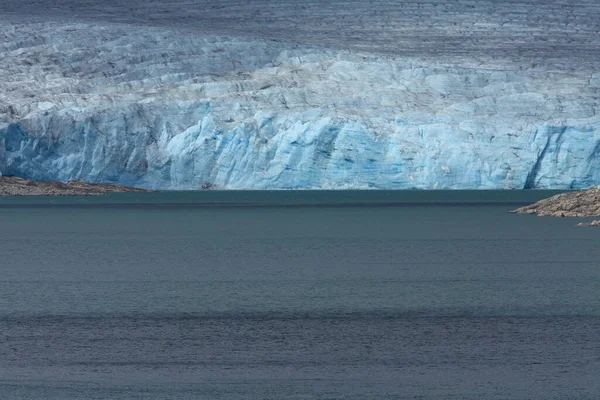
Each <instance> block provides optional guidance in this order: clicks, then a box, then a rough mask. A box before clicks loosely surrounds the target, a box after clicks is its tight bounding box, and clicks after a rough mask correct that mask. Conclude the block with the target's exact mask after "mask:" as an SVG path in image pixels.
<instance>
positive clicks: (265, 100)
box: [0, 2, 600, 190]
mask: <svg viewBox="0 0 600 400" xmlns="http://www.w3.org/2000/svg"><path fill="white" fill-rule="evenodd" d="M584 3H585V2H584ZM228 4H229V3H228ZM311 4H312V3H311ZM586 4H587V3H586ZM594 10H596V9H594ZM31 12H32V13H33V11H31ZM282 12H283V11H282ZM594 12H596V11H594ZM596 14H598V13H597V12H596ZM391 21H392V22H393V18H392V19H391ZM392 22H389V23H392ZM0 23H1V24H2V27H1V31H0V38H2V39H3V40H2V41H1V42H0V71H1V79H0V173H1V174H3V175H16V176H21V177H25V178H29V179H36V180H59V181H68V180H75V179H78V180H84V181H88V182H111V183H119V184H122V185H129V186H137V187H144V188H151V189H177V190H197V189H202V188H209V187H210V188H212V187H216V188H222V189H410V188H417V189H523V188H524V189H532V188H560V189H563V188H585V187H589V186H591V185H595V184H598V183H599V182H600V164H599V159H600V157H598V156H599V155H600V137H599V134H600V117H599V116H598V113H597V110H598V107H599V105H600V70H599V69H598V68H597V66H598V62H599V61H600V57H599V58H595V56H596V55H597V54H596V53H593V54H592V56H593V57H591V58H581V57H583V56H582V54H584V53H585V52H582V53H581V54H580V53H576V54H575V53H573V57H572V59H569V53H568V46H567V48H564V47H561V49H562V50H560V49H559V50H560V51H563V52H566V53H565V54H559V53H560V51H559V50H557V56H556V57H554V58H552V57H545V58H544V57H541V58H540V57H538V56H537V55H535V54H534V55H533V56H532V58H527V57H525V56H524V57H525V58H523V59H515V58H511V57H505V56H496V55H494V54H491V53H490V51H488V50H486V49H485V48H484V49H483V50H481V49H480V50H477V51H474V52H473V53H469V54H461V55H460V57H457V56H456V54H450V55H448V54H444V52H443V51H442V52H440V54H434V55H431V54H424V53H423V54H421V53H418V52H416V53H414V52H413V53H414V54H413V53H411V54H398V52H390V51H385V49H383V48H367V47H366V46H365V43H364V38H361V39H360V40H355V41H354V42H352V41H350V42H344V41H343V40H340V41H339V43H343V44H344V45H343V46H337V47H336V46H333V45H331V44H330V43H329V42H328V41H327V40H324V39H323V38H322V37H317V38H316V39H315V40H313V41H311V40H308V39H310V37H301V38H297V37H296V38H294V37H287V36H286V38H285V40H278V39H275V38H273V37H268V35H267V34H266V33H264V32H258V31H256V32H258V33H256V34H253V35H251V34H248V32H245V31H242V30H240V31H239V32H237V31H234V33H236V34H231V35H223V34H222V32H218V31H217V30H216V29H212V30H211V29H205V30H197V29H190V27H189V26H170V25H169V26H165V25H168V24H165V23H160V24H150V23H145V24H142V25H134V24H132V23H131V22H130V21H125V22H114V21H106V20H101V21H100V20H84V19H82V18H79V19H60V18H58V17H55V18H34V17H33V16H32V17H31V20H29V21H27V22H26V23H25V22H23V21H22V19H20V18H15V17H14V15H11V14H10V13H8V12H7V13H6V14H5V15H2V16H0ZM384 31H385V30H384ZM299 32H300V33H299V34H302V33H303V32H304V31H299ZM336 34H339V33H336ZM367 34H368V33H367ZM288 36H289V35H288ZM317 39H318V40H317ZM325 39H327V37H325ZM388 39H389V38H388ZM386 40H387V39H386ZM557 40H558V39H557ZM594 40H597V39H594V38H591V39H589V40H588V42H589V41H592V42H590V43H591V44H590V46H591V47H592V48H593V47H594V46H595V42H593V41H594ZM371 42H372V43H375V44H377V43H379V42H377V41H376V40H372V41H371ZM371 42H369V43H371ZM388 42H389V40H388V41H387V42H385V43H384V44H386V43H387V44H386V45H389V43H388ZM586 43H587V42H586ZM444 48H445V47H444ZM498 48H502V47H501V46H498ZM574 48H575V49H577V47H576V46H574ZM509 50H510V49H508V50H507V51H509ZM573 51H575V50H573ZM509 52H510V51H509ZM578 57H579V58H578ZM569 60H570V61H569Z"/></svg>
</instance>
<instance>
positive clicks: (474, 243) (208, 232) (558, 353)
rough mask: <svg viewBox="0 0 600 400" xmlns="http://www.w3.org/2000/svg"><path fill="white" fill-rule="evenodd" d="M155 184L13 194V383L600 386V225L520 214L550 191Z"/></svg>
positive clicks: (0, 386) (350, 394) (521, 392)
mask: <svg viewBox="0 0 600 400" xmlns="http://www.w3.org/2000/svg"><path fill="white" fill-rule="evenodd" d="M146 195H147V194H143V195H132V196H129V195H127V196H125V197H126V202H122V200H123V198H121V197H120V196H116V197H113V196H109V197H106V198H103V199H90V198H79V199H63V198H59V199H54V198H46V199H35V200H36V201H37V204H34V202H33V200H30V202H29V203H28V204H26V206H25V207H19V205H18V204H17V203H15V199H0V253H1V254H3V255H4V257H3V262H2V266H1V270H2V274H1V276H0V336H1V337H2V338H3V340H2V344H1V345H0V397H2V398H9V399H27V400H29V399H36V398H44V399H53V400H54V399H56V400H85V399H111V400H114V399H122V400H125V399H127V400H132V399H164V398H169V399H186V400H188V399H199V398H200V399H202V398H206V399H211V400H214V399H227V400H229V399H231V400H233V399H236V400H239V399H273V400H275V399H281V398H317V399H319V398H322V399H325V398H328V399H331V398H335V399H352V400H359V399H360V400H364V399H392V398H394V399H397V398H405V399H417V398H419V399H440V398H453V397H454V398H458V399H473V400H475V399H481V398H486V399H507V398H510V399H526V398H544V399H564V398H568V397H575V398H577V399H590V400H591V399H596V398H598V394H599V393H600V386H599V385H600V384H599V381H598V379H597V376H598V375H599V374H600V359H599V358H598V354H597V351H596V349H597V343H598V342H599V340H600V338H599V337H598V332H600V314H599V310H600V295H599V293H600V268H598V261H597V260H598V259H600V246H598V244H599V243H598V241H599V239H598V232H597V231H596V230H594V229H591V228H590V229H585V228H581V227H576V226H575V223H576V222H577V221H578V220H579V219H566V218H564V219H558V218H556V219H552V218H540V217H534V216H522V215H513V214H508V210H510V209H512V208H515V207H516V206H518V205H520V204H522V203H521V202H523V203H527V202H531V201H534V200H536V198H542V197H546V196H547V195H548V193H546V192H536V191H528V192H511V193H508V194H507V193H506V192H495V191H490V192H477V193H475V192H468V191H467V192H461V191H459V192H456V191H453V192H426V193H423V192H400V193H398V192H378V191H370V192H333V193H332V192H317V193H309V192H301V193H298V192H251V193H245V192H201V193H155V194H149V195H152V196H156V197H155V200H156V201H157V203H156V204H158V206H154V205H153V204H152V203H148V202H147V200H146V202H137V201H135V199H136V198H138V199H139V198H146V197H145V196H146ZM508 195H510V198H508V197H506V196H508ZM311 196H312V197H311ZM521 196H523V197H521ZM117 197H119V200H116V199H117ZM344 198H348V199H352V200H353V201H354V202H362V204H363V206H362V207H358V206H353V207H324V208H320V207H317V206H315V205H316V204H319V203H321V204H329V205H331V204H333V203H335V202H336V201H339V200H341V199H344ZM193 199H196V200H195V201H194V200H193ZM88 200H89V202H88ZM99 200H102V201H104V204H96V205H95V206H94V205H93V202H94V201H99ZM274 200H279V201H280V203H282V204H287V205H286V206H284V207H279V206H277V202H276V201H274ZM416 200H420V201H421V203H420V204H421V205H420V204H419V203H418V202H417V201H416ZM444 200H446V201H448V202H449V203H446V204H443V201H444ZM112 201H114V202H115V203H118V204H120V205H119V206H111V205H110V203H111V202H112ZM391 201H395V202H396V206H395V207H392V206H386V207H380V206H378V205H377V204H389V203H390V202H391ZM476 201H478V202H479V205H475V204H473V203H474V202H476ZM219 202H223V203H226V204H229V206H226V207H217V206H214V204H215V203H219ZM135 203H138V204H137V205H135V206H134V205H133V204H135ZM144 203H145V204H144ZM195 203H196V204H197V205H196V206H195V205H194V204H195ZM248 203H250V204H262V205H261V206H258V207H250V206H247V207H232V206H230V205H231V204H238V205H240V204H248ZM294 203H295V204H298V205H303V204H304V205H306V204H312V205H313V206H311V207H302V206H300V207H294V206H293V204H294ZM68 204H71V205H73V204H80V205H81V204H85V206H83V207H78V206H75V207H72V206H66V205H68ZM203 204H204V205H203ZM206 204H212V205H210V206H206ZM268 204H271V206H266V205H268ZM432 204H436V205H432ZM461 204H463V205H461ZM465 204H466V205H465ZM165 205H168V207H165Z"/></svg>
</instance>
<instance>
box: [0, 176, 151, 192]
mask: <svg viewBox="0 0 600 400" xmlns="http://www.w3.org/2000/svg"><path fill="white" fill-rule="evenodd" d="M146 191H147V190H144V189H138V188H132V187H126V186H120V185H114V184H108V183H103V184H91V183H85V182H81V181H70V182H67V183H61V182H37V181H31V180H28V179H23V178H17V177H8V176H0V196H102V195H104V194H107V193H115V192H146Z"/></svg>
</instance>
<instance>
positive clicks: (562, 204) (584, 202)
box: [512, 186, 600, 226]
mask: <svg viewBox="0 0 600 400" xmlns="http://www.w3.org/2000/svg"><path fill="white" fill-rule="evenodd" d="M512 212H514V213H518V214H537V215H539V216H552V217H598V216H600V189H599V188H598V187H597V186H593V187H591V188H589V189H588V190H582V191H576V192H568V193H561V194H557V195H556V196H552V197H550V198H548V199H544V200H540V201H538V202H537V203H535V204H531V205H529V206H525V207H521V208H517V209H516V210H513V211H512ZM596 222H597V221H593V222H591V223H589V225H592V226H594V225H595V223H596ZM584 224H585V223H584Z"/></svg>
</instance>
